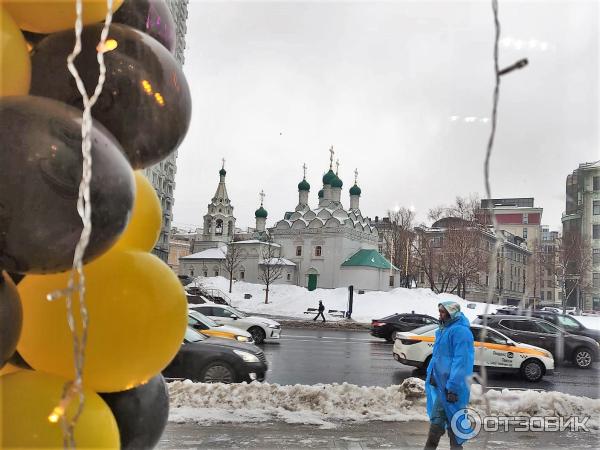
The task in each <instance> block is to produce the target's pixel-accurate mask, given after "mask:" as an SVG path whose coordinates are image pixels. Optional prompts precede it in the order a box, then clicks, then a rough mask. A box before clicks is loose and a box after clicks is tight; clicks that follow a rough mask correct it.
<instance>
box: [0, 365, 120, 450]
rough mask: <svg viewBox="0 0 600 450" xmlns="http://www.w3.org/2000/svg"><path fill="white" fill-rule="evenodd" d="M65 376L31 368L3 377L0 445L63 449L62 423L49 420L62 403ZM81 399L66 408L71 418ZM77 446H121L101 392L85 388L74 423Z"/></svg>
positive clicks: (1, 382)
mask: <svg viewBox="0 0 600 450" xmlns="http://www.w3.org/2000/svg"><path fill="white" fill-rule="evenodd" d="M65 381H66V380H64V379H63V378H60V377H57V376H54V375H49V374H45V373H40V372H34V371H31V370H21V371H19V372H15V373H11V374H9V375H4V376H2V377H0V392H2V395H1V396H0V410H1V411H2V414H1V415H0V417H1V419H0V448H62V447H63V433H62V427H61V424H60V423H58V422H56V421H52V420H50V419H49V416H50V415H51V414H52V412H53V411H54V408H55V407H56V406H57V405H58V404H59V401H60V398H61V394H62V391H63V386H64V383H65ZM78 403H79V398H78V397H75V398H74V399H73V401H72V402H71V404H70V405H69V406H68V407H67V408H66V414H67V415H68V417H72V416H73V414H74V412H75V410H76V408H77V405H78ZM74 438H75V444H76V445H77V448H106V449H109V448H111V449H112V448H114V449H118V448H119V445H120V442H119V428H118V426H117V422H116V420H115V418H114V416H113V414H112V412H111V410H110V408H109V407H108V405H107V404H106V403H105V402H104V401H103V400H102V398H100V396H99V395H98V394H96V393H95V392H93V391H91V390H86V391H85V404H84V408H83V412H82V414H81V416H80V417H79V420H78V421H77V424H76V425H75V430H74Z"/></svg>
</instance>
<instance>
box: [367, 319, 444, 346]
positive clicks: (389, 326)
mask: <svg viewBox="0 0 600 450" xmlns="http://www.w3.org/2000/svg"><path fill="white" fill-rule="evenodd" d="M438 323H439V321H438V320H437V319H435V318H434V317H431V316H428V315H426V314H392V315H391V316H387V317H384V318H383V319H373V320H372V321H371V335H373V336H375V337H378V338H382V339H385V340H386V341H388V342H394V340H395V339H396V333H397V332H403V331H412V330H414V329H415V328H419V327H422V326H424V325H431V324H438Z"/></svg>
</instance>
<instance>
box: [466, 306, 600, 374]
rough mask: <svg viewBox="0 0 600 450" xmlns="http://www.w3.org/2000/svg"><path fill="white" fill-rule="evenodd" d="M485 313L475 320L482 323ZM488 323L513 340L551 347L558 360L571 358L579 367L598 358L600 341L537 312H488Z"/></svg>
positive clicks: (548, 348)
mask: <svg viewBox="0 0 600 450" xmlns="http://www.w3.org/2000/svg"><path fill="white" fill-rule="evenodd" d="M483 322H484V321H483V316H478V317H477V318H476V319H475V320H474V321H473V323H477V324H483ZM487 325H488V326H489V327H490V328H494V329H496V330H498V331H500V332H501V333H502V334H505V335H506V336H508V337H510V338H511V339H513V340H514V341H517V342H523V343H525V344H530V345H535V346H536V347H541V348H543V349H546V350H548V351H549V352H550V353H552V355H553V356H554V361H555V362H556V363H558V362H561V361H570V362H572V363H574V364H575V365H576V366H577V367H579V368H580V369H589V368H590V367H591V366H592V362H593V361H598V358H599V354H600V344H598V342H596V341H594V340H593V339H590V338H588V337H585V336H577V335H575V334H570V333H567V332H565V330H563V329H561V328H558V327H556V326H555V325H553V324H551V323H550V322H548V321H546V320H544V319H540V318H538V317H535V316H516V315H509V314H506V315H498V314H495V315H488V316H487Z"/></svg>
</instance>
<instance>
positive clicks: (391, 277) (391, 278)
mask: <svg viewBox="0 0 600 450" xmlns="http://www.w3.org/2000/svg"><path fill="white" fill-rule="evenodd" d="M390 287H394V276H393V275H390Z"/></svg>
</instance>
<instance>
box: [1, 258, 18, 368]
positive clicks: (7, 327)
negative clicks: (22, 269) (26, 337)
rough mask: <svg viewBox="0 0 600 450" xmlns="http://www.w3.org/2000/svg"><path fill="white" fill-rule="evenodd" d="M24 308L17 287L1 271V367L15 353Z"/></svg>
mask: <svg viewBox="0 0 600 450" xmlns="http://www.w3.org/2000/svg"><path fill="white" fill-rule="evenodd" d="M22 325H23V309H22V308H21V299H20V298H19V293H18V292H17V287H16V286H15V284H14V283H13V281H12V280H11V278H10V277H9V276H8V274H7V273H6V272H5V271H3V270H2V271H0V367H2V366H3V365H4V364H5V363H6V362H7V361H8V360H9V359H10V357H11V356H12V355H13V353H14V352H15V350H16V348H17V342H18V341H19V336H20V335H21V327H22Z"/></svg>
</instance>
